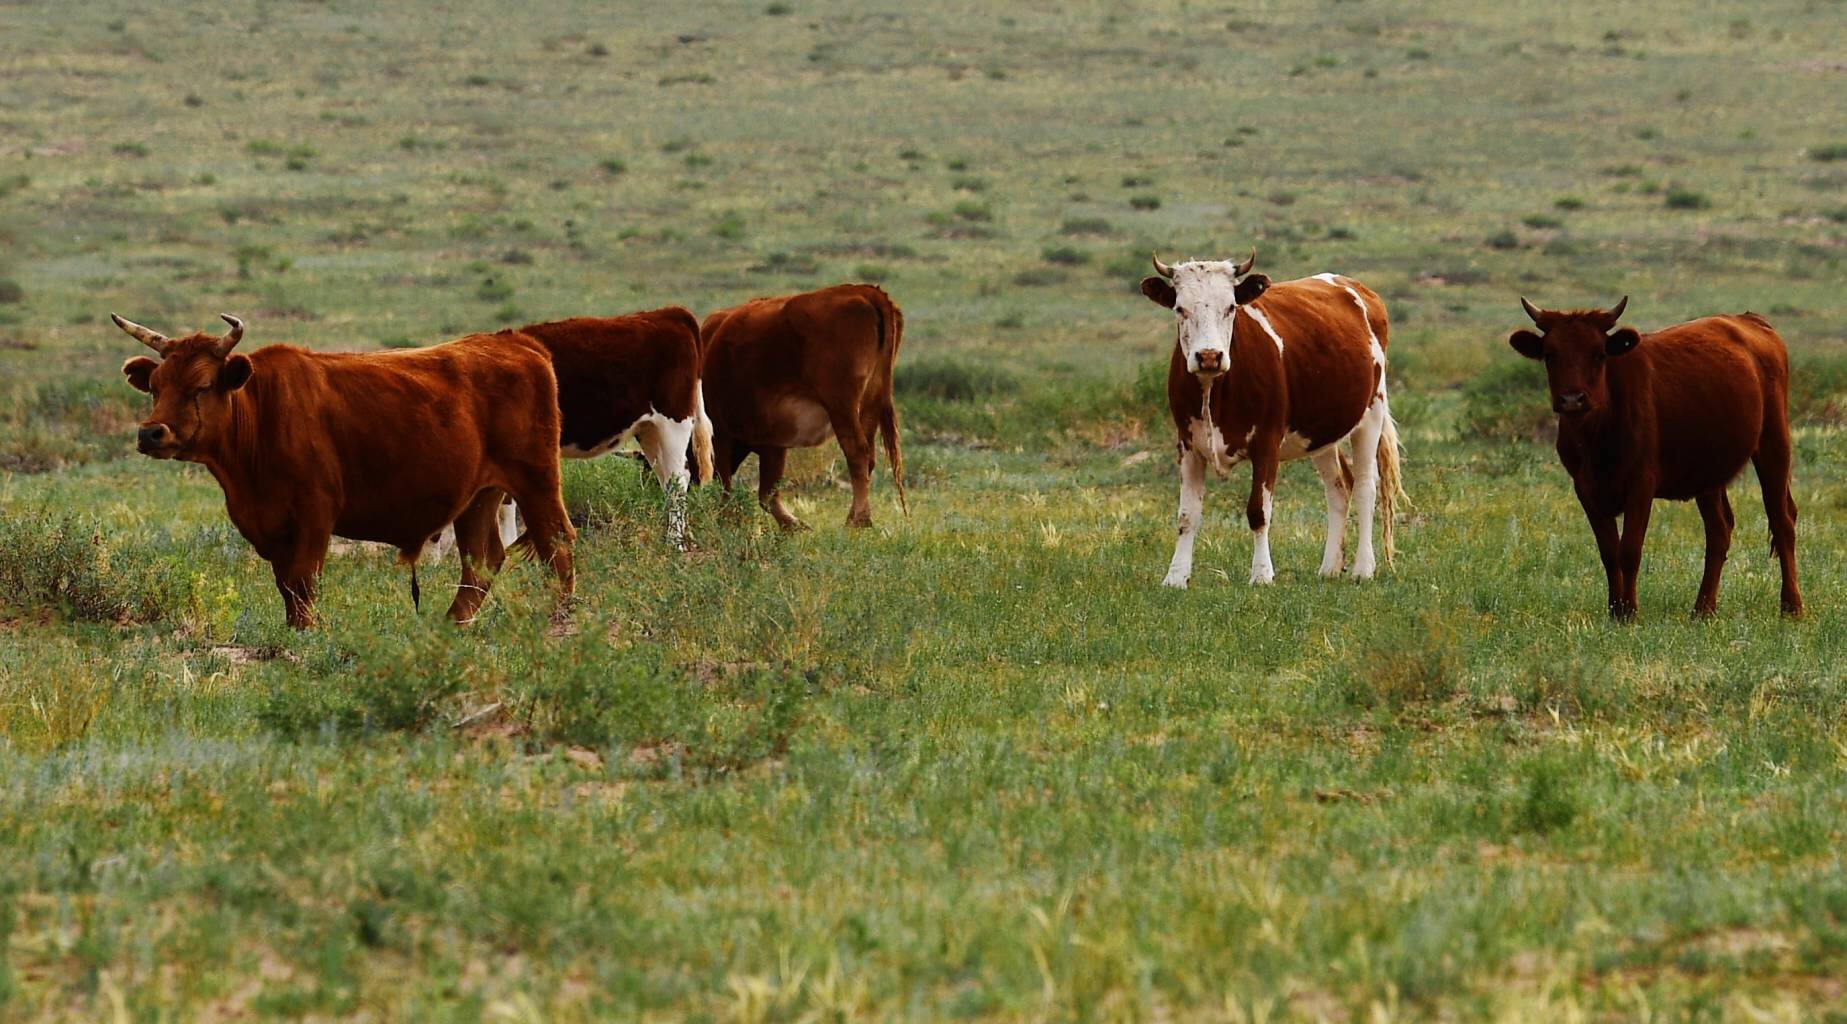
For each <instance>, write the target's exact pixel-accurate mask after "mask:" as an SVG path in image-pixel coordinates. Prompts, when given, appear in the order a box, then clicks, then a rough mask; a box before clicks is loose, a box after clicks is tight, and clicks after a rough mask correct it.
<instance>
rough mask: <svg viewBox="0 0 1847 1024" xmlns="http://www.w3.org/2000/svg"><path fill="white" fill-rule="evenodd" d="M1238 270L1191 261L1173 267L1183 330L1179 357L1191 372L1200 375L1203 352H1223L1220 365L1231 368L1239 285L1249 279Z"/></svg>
mask: <svg viewBox="0 0 1847 1024" xmlns="http://www.w3.org/2000/svg"><path fill="white" fill-rule="evenodd" d="M1236 271H1237V264H1236V263H1234V262H1233V261H1231V260H1189V261H1187V262H1185V263H1181V264H1178V265H1177V266H1175V267H1174V278H1173V281H1174V319H1175V321H1176V322H1177V323H1178V325H1179V329H1180V354H1181V357H1182V358H1184V359H1185V360H1186V368H1187V371H1188V372H1190V373H1198V372H1199V353H1201V352H1219V353H1222V354H1223V358H1222V360H1221V362H1220V366H1228V365H1230V362H1231V342H1232V327H1233V322H1234V321H1235V320H1236V319H1237V310H1238V305H1237V302H1238V284H1239V282H1241V281H1243V280H1244V277H1248V276H1249V275H1248V274H1247V275H1244V277H1240V276H1238V274H1237V273H1236ZM1244 308H1245V309H1246V310H1247V311H1248V310H1253V307H1250V306H1246V307H1244Z"/></svg>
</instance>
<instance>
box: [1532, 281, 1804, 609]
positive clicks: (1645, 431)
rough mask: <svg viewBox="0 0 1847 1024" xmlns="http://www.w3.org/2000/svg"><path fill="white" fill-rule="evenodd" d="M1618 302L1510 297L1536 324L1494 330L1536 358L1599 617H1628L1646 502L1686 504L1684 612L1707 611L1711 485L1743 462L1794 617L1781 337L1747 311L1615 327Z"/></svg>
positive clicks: (1716, 489) (1723, 538)
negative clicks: (1559, 306) (1585, 526)
mask: <svg viewBox="0 0 1847 1024" xmlns="http://www.w3.org/2000/svg"><path fill="white" fill-rule="evenodd" d="M1628 304H1629V299H1628V297H1627V296H1624V297H1623V300H1622V301H1621V302H1619V303H1617V304H1616V307H1615V308H1614V309H1609V310H1601V309H1586V310H1572V311H1561V310H1544V309H1537V308H1535V307H1534V306H1533V304H1532V303H1530V302H1528V301H1526V300H1525V299H1524V298H1523V299H1521V300H1520V305H1521V306H1523V307H1524V308H1525V309H1526V315H1527V316H1529V317H1531V318H1532V321H1533V324H1534V325H1535V326H1537V327H1538V328H1539V333H1538V334H1535V333H1533V332H1532V331H1529V330H1525V329H1521V330H1518V331H1515V332H1514V333H1513V335H1512V336H1511V337H1510V338H1508V343H1509V344H1511V345H1512V346H1513V348H1514V351H1516V352H1518V353H1520V354H1521V355H1523V356H1526V357H1527V358H1528V359H1539V360H1543V361H1544V362H1545V366H1546V383H1547V386H1548V387H1549V388H1550V390H1551V392H1552V409H1553V411H1555V412H1557V413H1558V457H1559V461H1561V462H1563V463H1564V464H1565V471H1566V472H1568V473H1570V474H1571V482H1572V485H1573V486H1574V487H1575V488H1576V490H1577V492H1578V502H1579V504H1581V505H1583V506H1584V514H1585V516H1586V517H1588V518H1589V519H1590V528H1591V532H1592V533H1593V534H1595V535H1596V537H1597V553H1598V555H1599V556H1601V557H1602V559H1603V571H1604V574H1605V575H1606V576H1607V577H1608V578H1609V586H1610V591H1609V599H1610V616H1611V617H1612V618H1616V619H1629V618H1633V617H1634V615H1635V611H1636V597H1635V578H1636V574H1637V572H1638V571H1639V570H1640V569H1641V567H1642V541H1643V538H1645V537H1646V536H1647V535H1648V516H1649V512H1650V510H1651V508H1652V506H1653V505H1654V501H1655V499H1656V498H1666V499H1668V500H1670V501H1686V500H1687V499H1689V498H1691V499H1693V500H1694V501H1695V502H1697V503H1698V504H1699V511H1700V518H1702V519H1704V520H1705V521H1706V573H1705V575H1704V576H1702V577H1701V578H1700V588H1699V597H1698V598H1697V599H1695V600H1694V602H1693V613H1694V614H1695V615H1710V614H1712V612H1713V610H1714V609H1716V608H1717V607H1718V603H1719V573H1720V572H1721V571H1722V570H1723V569H1724V567H1725V554H1726V551H1727V550H1728V549H1729V548H1730V547H1731V542H1732V522H1733V520H1732V506H1731V501H1730V500H1729V499H1728V498H1727V497H1726V496H1725V488H1726V486H1727V485H1729V484H1730V483H1731V482H1732V479H1733V478H1735V477H1736V476H1737V475H1738V474H1739V472H1741V471H1742V470H1743V469H1744V464H1745V463H1746V462H1747V461H1749V462H1753V463H1755V464H1756V466H1757V482H1758V485H1759V487H1761V488H1762V490H1763V492H1764V511H1765V512H1766V513H1767V514H1768V516H1769V519H1770V546H1771V550H1773V551H1774V552H1776V557H1777V560H1778V561H1779V562H1781V563H1782V566H1783V614H1785V615H1800V614H1802V592H1801V591H1800V590H1799V589H1797V586H1796V501H1795V499H1794V498H1792V497H1791V496H1790V493H1789V460H1790V445H1789V354H1788V352H1787V351H1785V349H1784V347H1783V339H1782V338H1780V337H1778V336H1777V333H1776V331H1775V330H1774V329H1772V328H1771V326H1770V324H1769V322H1768V321H1766V320H1765V319H1764V318H1763V317H1761V316H1758V315H1757V314H1756V313H1744V314H1742V315H1739V316H1709V317H1704V318H1702V319H1699V320H1691V321H1688V322H1687V323H1684V324H1676V325H1675V326H1673V327H1667V328H1663V329H1662V330H1659V331H1655V332H1653V333H1651V334H1639V333H1637V332H1636V330H1635V329H1634V328H1631V327H1618V326H1617V321H1618V320H1619V319H1621V317H1622V314H1623V309H1624V308H1625V307H1627V306H1628ZM1617 516H1621V517H1622V518H1623V530H1622V536H1621V538H1620V539H1619V538H1618V537H1617V533H1616V517H1617Z"/></svg>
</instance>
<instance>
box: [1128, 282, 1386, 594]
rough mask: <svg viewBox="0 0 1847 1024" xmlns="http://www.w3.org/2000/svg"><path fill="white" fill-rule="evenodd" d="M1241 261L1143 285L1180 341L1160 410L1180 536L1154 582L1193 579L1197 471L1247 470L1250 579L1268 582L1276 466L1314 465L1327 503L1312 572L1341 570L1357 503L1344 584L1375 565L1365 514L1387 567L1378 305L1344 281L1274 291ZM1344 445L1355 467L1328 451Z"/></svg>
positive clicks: (1200, 475) (1382, 332)
mask: <svg viewBox="0 0 1847 1024" xmlns="http://www.w3.org/2000/svg"><path fill="white" fill-rule="evenodd" d="M1256 261H1257V256H1256V253H1254V252H1253V253H1252V254H1251V257H1250V258H1249V259H1247V260H1245V261H1244V262H1243V263H1232V262H1231V261H1229V260H1196V261H1191V262H1187V263H1181V264H1178V265H1177V266H1172V267H1170V266H1168V265H1166V264H1164V263H1162V262H1161V261H1160V259H1159V258H1156V259H1155V261H1154V268H1155V270H1156V271H1158V272H1159V273H1160V276H1159V277H1149V278H1145V279H1144V280H1143V281H1142V294H1144V295H1146V296H1148V298H1150V299H1152V300H1154V301H1155V302H1157V303H1159V304H1160V305H1163V306H1166V307H1167V308H1169V309H1171V310H1173V311H1174V317H1175V321H1176V330H1177V334H1178V338H1177V339H1176V341H1175V344H1174V353H1173V357H1172V359H1171V360H1170V362H1169V365H1168V373H1167V403H1168V408H1169V409H1170V411H1171V412H1172V413H1173V417H1174V428H1175V429H1176V430H1177V431H1178V432H1179V435H1180V437H1179V451H1180V539H1179V541H1178V542H1177V543H1176V544H1175V545H1174V559H1173V562H1172V564H1171V565H1169V566H1168V570H1167V578H1166V579H1165V580H1163V581H1162V582H1163V583H1165V584H1166V585H1167V586H1170V587H1184V586H1186V585H1187V581H1188V580H1189V579H1190V578H1191V577H1192V574H1193V539H1194V537H1195V535H1196V534H1197V533H1198V530H1199V525H1200V515H1201V511H1202V509H1203V507H1204V504H1205V493H1206V467H1207V465H1208V464H1209V465H1211V466H1212V467H1213V468H1214V469H1215V470H1216V471H1217V472H1218V474H1219V476H1220V477H1224V476H1225V475H1227V474H1228V473H1229V472H1230V470H1231V468H1232V467H1233V466H1235V465H1237V464H1238V463H1239V462H1241V461H1243V460H1245V459H1247V458H1248V459H1249V460H1250V463H1251V493H1250V500H1249V501H1248V502H1247V503H1246V506H1245V513H1246V516H1247V518H1248V519H1249V520H1250V525H1251V529H1252V530H1253V531H1255V533H1256V548H1255V550H1254V551H1253V552H1252V555H1251V582H1252V583H1269V582H1270V581H1271V580H1273V579H1275V578H1276V570H1275V568H1274V567H1273V566H1272V565H1271V563H1270V513H1271V501H1272V496H1273V495H1274V493H1275V491H1276V473H1277V469H1278V467H1279V466H1280V464H1281V463H1282V462H1284V461H1287V460H1290V459H1298V458H1302V457H1304V456H1306V457H1308V458H1309V459H1310V460H1312V461H1313V462H1314V465H1315V472H1317V473H1318V474H1320V476H1321V485H1322V490H1323V491H1324V492H1325V493H1326V496H1327V503H1328V517H1327V524H1328V536H1327V546H1326V548H1325V549H1324V552H1323V554H1322V558H1321V575H1323V576H1339V575H1340V573H1341V570H1342V569H1343V568H1344V567H1345V565H1344V560H1345V557H1346V553H1345V546H1344V541H1345V536H1346V529H1347V506H1348V499H1349V497H1356V498H1358V499H1359V506H1360V509H1359V521H1360V542H1359V547H1358V550H1357V551H1356V552H1355V553H1354V556H1353V566H1352V573H1353V578H1354V579H1368V578H1370V577H1371V576H1372V575H1373V573H1374V571H1375V570H1376V568H1377V556H1376V555H1375V553H1374V551H1373V543H1372V519H1373V512H1374V508H1375V505H1377V504H1383V506H1384V508H1383V509H1382V511H1383V515H1382V517H1381V528H1382V531H1383V534H1384V537H1383V541H1384V543H1383V547H1384V549H1385V558H1386V561H1387V562H1388V563H1389V562H1390V561H1391V559H1392V554H1393V536H1392V523H1393V519H1394V517H1395V514H1396V504H1397V502H1398V501H1399V500H1400V499H1402V498H1403V497H1404V491H1403V488H1402V486H1401V485H1400V483H1399V466H1398V427H1397V425H1396V424H1395V423H1394V422H1393V421H1392V413H1391V407H1390V406H1389V405H1388V404H1387V402H1386V397H1385V346H1386V344H1387V324H1386V319H1385V302H1384V301H1383V300H1382V299H1380V298H1379V296H1378V295H1376V294H1374V293H1373V291H1372V289H1370V288H1367V287H1366V286H1365V285H1363V284H1360V283H1359V282H1358V281H1355V280H1353V279H1351V278H1346V277H1340V276H1337V275H1335V274H1318V275H1316V276H1314V277H1309V278H1303V279H1302V280H1299V281H1285V282H1283V283H1282V284H1278V285H1272V284H1271V283H1270V279H1269V277H1267V276H1265V275H1263V274H1254V273H1252V272H1251V267H1252V266H1253V265H1254V264H1255V263H1256ZM1348 437H1352V438H1353V460H1352V461H1351V462H1349V460H1348V459H1347V457H1346V456H1345V455H1343V454H1342V453H1341V451H1340V448H1339V447H1338V446H1339V444H1340V442H1342V441H1344V440H1346V439H1347V438H1348Z"/></svg>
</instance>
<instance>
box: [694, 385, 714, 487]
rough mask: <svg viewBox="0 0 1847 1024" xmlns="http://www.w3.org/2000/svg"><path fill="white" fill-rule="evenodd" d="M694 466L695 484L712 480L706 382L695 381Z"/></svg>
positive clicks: (710, 435) (710, 430)
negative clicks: (706, 408) (695, 470)
mask: <svg viewBox="0 0 1847 1024" xmlns="http://www.w3.org/2000/svg"><path fill="white" fill-rule="evenodd" d="M693 465H694V467H695V468H696V469H697V471H698V475H697V476H696V477H695V478H694V482H695V483H701V484H703V483H706V482H708V481H710V480H711V479H712V421H711V420H710V419H708V418H707V417H706V414H705V382H704V381H701V380H695V381H693Z"/></svg>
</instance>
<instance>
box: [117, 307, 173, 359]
mask: <svg viewBox="0 0 1847 1024" xmlns="http://www.w3.org/2000/svg"><path fill="white" fill-rule="evenodd" d="M109 319H111V320H114V321H115V325H116V326H117V327H120V328H121V329H122V330H124V331H127V332H128V336H129V337H131V338H133V339H135V340H136V341H138V342H140V343H141V344H143V345H146V346H147V347H148V348H151V349H153V350H154V351H156V352H158V353H160V355H161V358H163V359H164V358H166V355H167V346H169V345H171V344H173V339H171V338H169V337H167V336H166V335H164V334H162V333H160V332H159V331H152V330H149V329H147V328H146V327H143V326H141V325H140V324H138V323H135V322H134V321H133V320H126V319H123V318H122V317H119V316H116V315H115V314H114V313H111V314H109Z"/></svg>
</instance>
